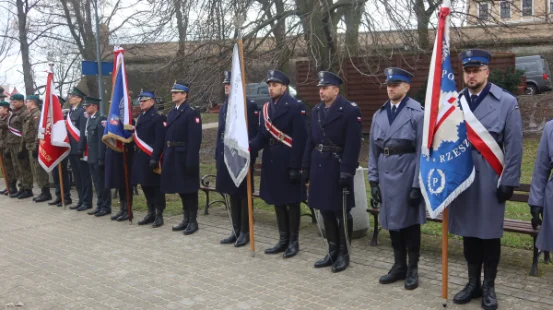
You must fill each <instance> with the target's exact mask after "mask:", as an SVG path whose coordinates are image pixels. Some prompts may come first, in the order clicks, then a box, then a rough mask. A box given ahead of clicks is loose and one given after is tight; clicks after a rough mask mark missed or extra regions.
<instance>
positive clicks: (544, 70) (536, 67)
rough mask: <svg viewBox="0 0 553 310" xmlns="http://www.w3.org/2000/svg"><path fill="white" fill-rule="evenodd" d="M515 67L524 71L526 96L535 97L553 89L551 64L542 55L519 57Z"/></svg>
mask: <svg viewBox="0 0 553 310" xmlns="http://www.w3.org/2000/svg"><path fill="white" fill-rule="evenodd" d="M515 66H516V68H517V69H519V70H523V71H524V76H525V77H526V91H525V93H526V95H535V94H539V93H542V92H544V91H549V90H551V89H552V85H551V70H550V69H549V64H548V63H547V60H545V59H543V57H541V56H540V55H533V56H523V57H517V58H516V62H515Z"/></svg>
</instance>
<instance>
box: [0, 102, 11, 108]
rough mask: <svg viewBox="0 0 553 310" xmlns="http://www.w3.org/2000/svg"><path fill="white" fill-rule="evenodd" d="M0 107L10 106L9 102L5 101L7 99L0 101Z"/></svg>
mask: <svg viewBox="0 0 553 310" xmlns="http://www.w3.org/2000/svg"><path fill="white" fill-rule="evenodd" d="M0 107H6V108H9V107H10V103H9V102H7V101H0Z"/></svg>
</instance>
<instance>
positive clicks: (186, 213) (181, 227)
mask: <svg viewBox="0 0 553 310" xmlns="http://www.w3.org/2000/svg"><path fill="white" fill-rule="evenodd" d="M183 211H184V212H183V215H182V216H183V219H182V222H180V223H179V224H177V225H175V226H173V228H172V230H173V231H181V230H185V229H186V227H187V226H188V222H190V212H189V211H188V210H187V209H183Z"/></svg>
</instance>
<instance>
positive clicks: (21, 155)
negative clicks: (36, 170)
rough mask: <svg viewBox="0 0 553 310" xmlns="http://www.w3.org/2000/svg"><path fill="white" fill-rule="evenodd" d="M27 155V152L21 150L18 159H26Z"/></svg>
mask: <svg viewBox="0 0 553 310" xmlns="http://www.w3.org/2000/svg"><path fill="white" fill-rule="evenodd" d="M26 155H27V150H21V151H19V153H17V158H18V159H25V156H26Z"/></svg>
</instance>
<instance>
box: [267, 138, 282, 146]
mask: <svg viewBox="0 0 553 310" xmlns="http://www.w3.org/2000/svg"><path fill="white" fill-rule="evenodd" d="M277 144H280V140H277V139H274V138H269V145H270V146H273V145H277Z"/></svg>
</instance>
